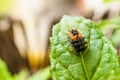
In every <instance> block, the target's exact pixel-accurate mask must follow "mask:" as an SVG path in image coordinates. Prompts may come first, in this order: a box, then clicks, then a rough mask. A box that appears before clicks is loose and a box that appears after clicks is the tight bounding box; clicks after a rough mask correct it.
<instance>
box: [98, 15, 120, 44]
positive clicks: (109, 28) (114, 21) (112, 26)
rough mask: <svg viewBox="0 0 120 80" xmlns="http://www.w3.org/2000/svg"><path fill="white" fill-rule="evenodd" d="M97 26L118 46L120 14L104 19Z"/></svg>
mask: <svg viewBox="0 0 120 80" xmlns="http://www.w3.org/2000/svg"><path fill="white" fill-rule="evenodd" d="M97 26H98V28H99V29H100V30H101V31H102V32H103V34H105V35H106V36H107V37H108V38H109V39H110V40H111V41H112V42H113V43H114V44H115V45H116V46H119V45H120V37H119V35H120V16H117V17H114V18H111V19H105V20H102V21H100V22H98V23H97Z"/></svg>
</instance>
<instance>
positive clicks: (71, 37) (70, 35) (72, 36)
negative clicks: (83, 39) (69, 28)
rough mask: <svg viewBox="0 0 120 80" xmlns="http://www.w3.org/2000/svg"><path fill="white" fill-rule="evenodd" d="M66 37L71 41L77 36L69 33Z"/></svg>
mask: <svg viewBox="0 0 120 80" xmlns="http://www.w3.org/2000/svg"><path fill="white" fill-rule="evenodd" d="M68 35H69V37H70V39H71V40H75V39H77V36H74V35H73V34H71V33H70V32H68Z"/></svg>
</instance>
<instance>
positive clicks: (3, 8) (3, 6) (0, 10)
mask: <svg viewBox="0 0 120 80" xmlns="http://www.w3.org/2000/svg"><path fill="white" fill-rule="evenodd" d="M14 2H15V0H0V14H4V13H6V12H8V11H9V10H10V9H11V8H12V6H13V5H14Z"/></svg>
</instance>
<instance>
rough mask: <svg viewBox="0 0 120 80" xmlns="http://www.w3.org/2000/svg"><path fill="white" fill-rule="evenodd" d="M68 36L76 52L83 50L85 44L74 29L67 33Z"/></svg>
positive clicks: (83, 39) (80, 35)
mask: <svg viewBox="0 0 120 80" xmlns="http://www.w3.org/2000/svg"><path fill="white" fill-rule="evenodd" d="M68 36H69V38H70V42H71V44H72V46H73V47H74V48H75V49H76V51H77V52H80V51H83V50H85V48H86V43H87V42H86V41H85V38H84V37H83V35H82V34H81V33H80V32H78V31H77V30H76V29H71V30H70V31H69V32H68Z"/></svg>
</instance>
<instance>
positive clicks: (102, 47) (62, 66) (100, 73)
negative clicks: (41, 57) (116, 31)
mask: <svg viewBox="0 0 120 80" xmlns="http://www.w3.org/2000/svg"><path fill="white" fill-rule="evenodd" d="M70 29H77V30H78V31H79V32H81V33H82V34H83V36H84V37H85V39H86V41H87V42H88V47H87V48H86V50H85V51H83V52H76V50H75V49H74V48H73V46H72V44H71V43H70V41H69V38H68V35H67V32H68V31H69V30H70ZM50 41H51V54H50V61H51V74H52V78H53V79H54V80H105V79H106V78H107V77H108V76H109V75H110V73H111V72H113V71H114V70H115V69H116V68H117V67H118V65H119V63H118V60H117V57H116V50H115V49H114V47H113V45H112V43H111V42H110V41H109V40H108V39H107V38H106V37H105V36H104V35H103V34H102V33H101V32H100V31H99V29H97V28H96V25H95V23H94V22H92V21H90V20H87V19H84V18H83V17H71V16H64V17H63V18H62V19H61V21H60V22H59V23H58V24H56V25H55V26H54V27H53V30H52V37H51V38H50Z"/></svg>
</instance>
